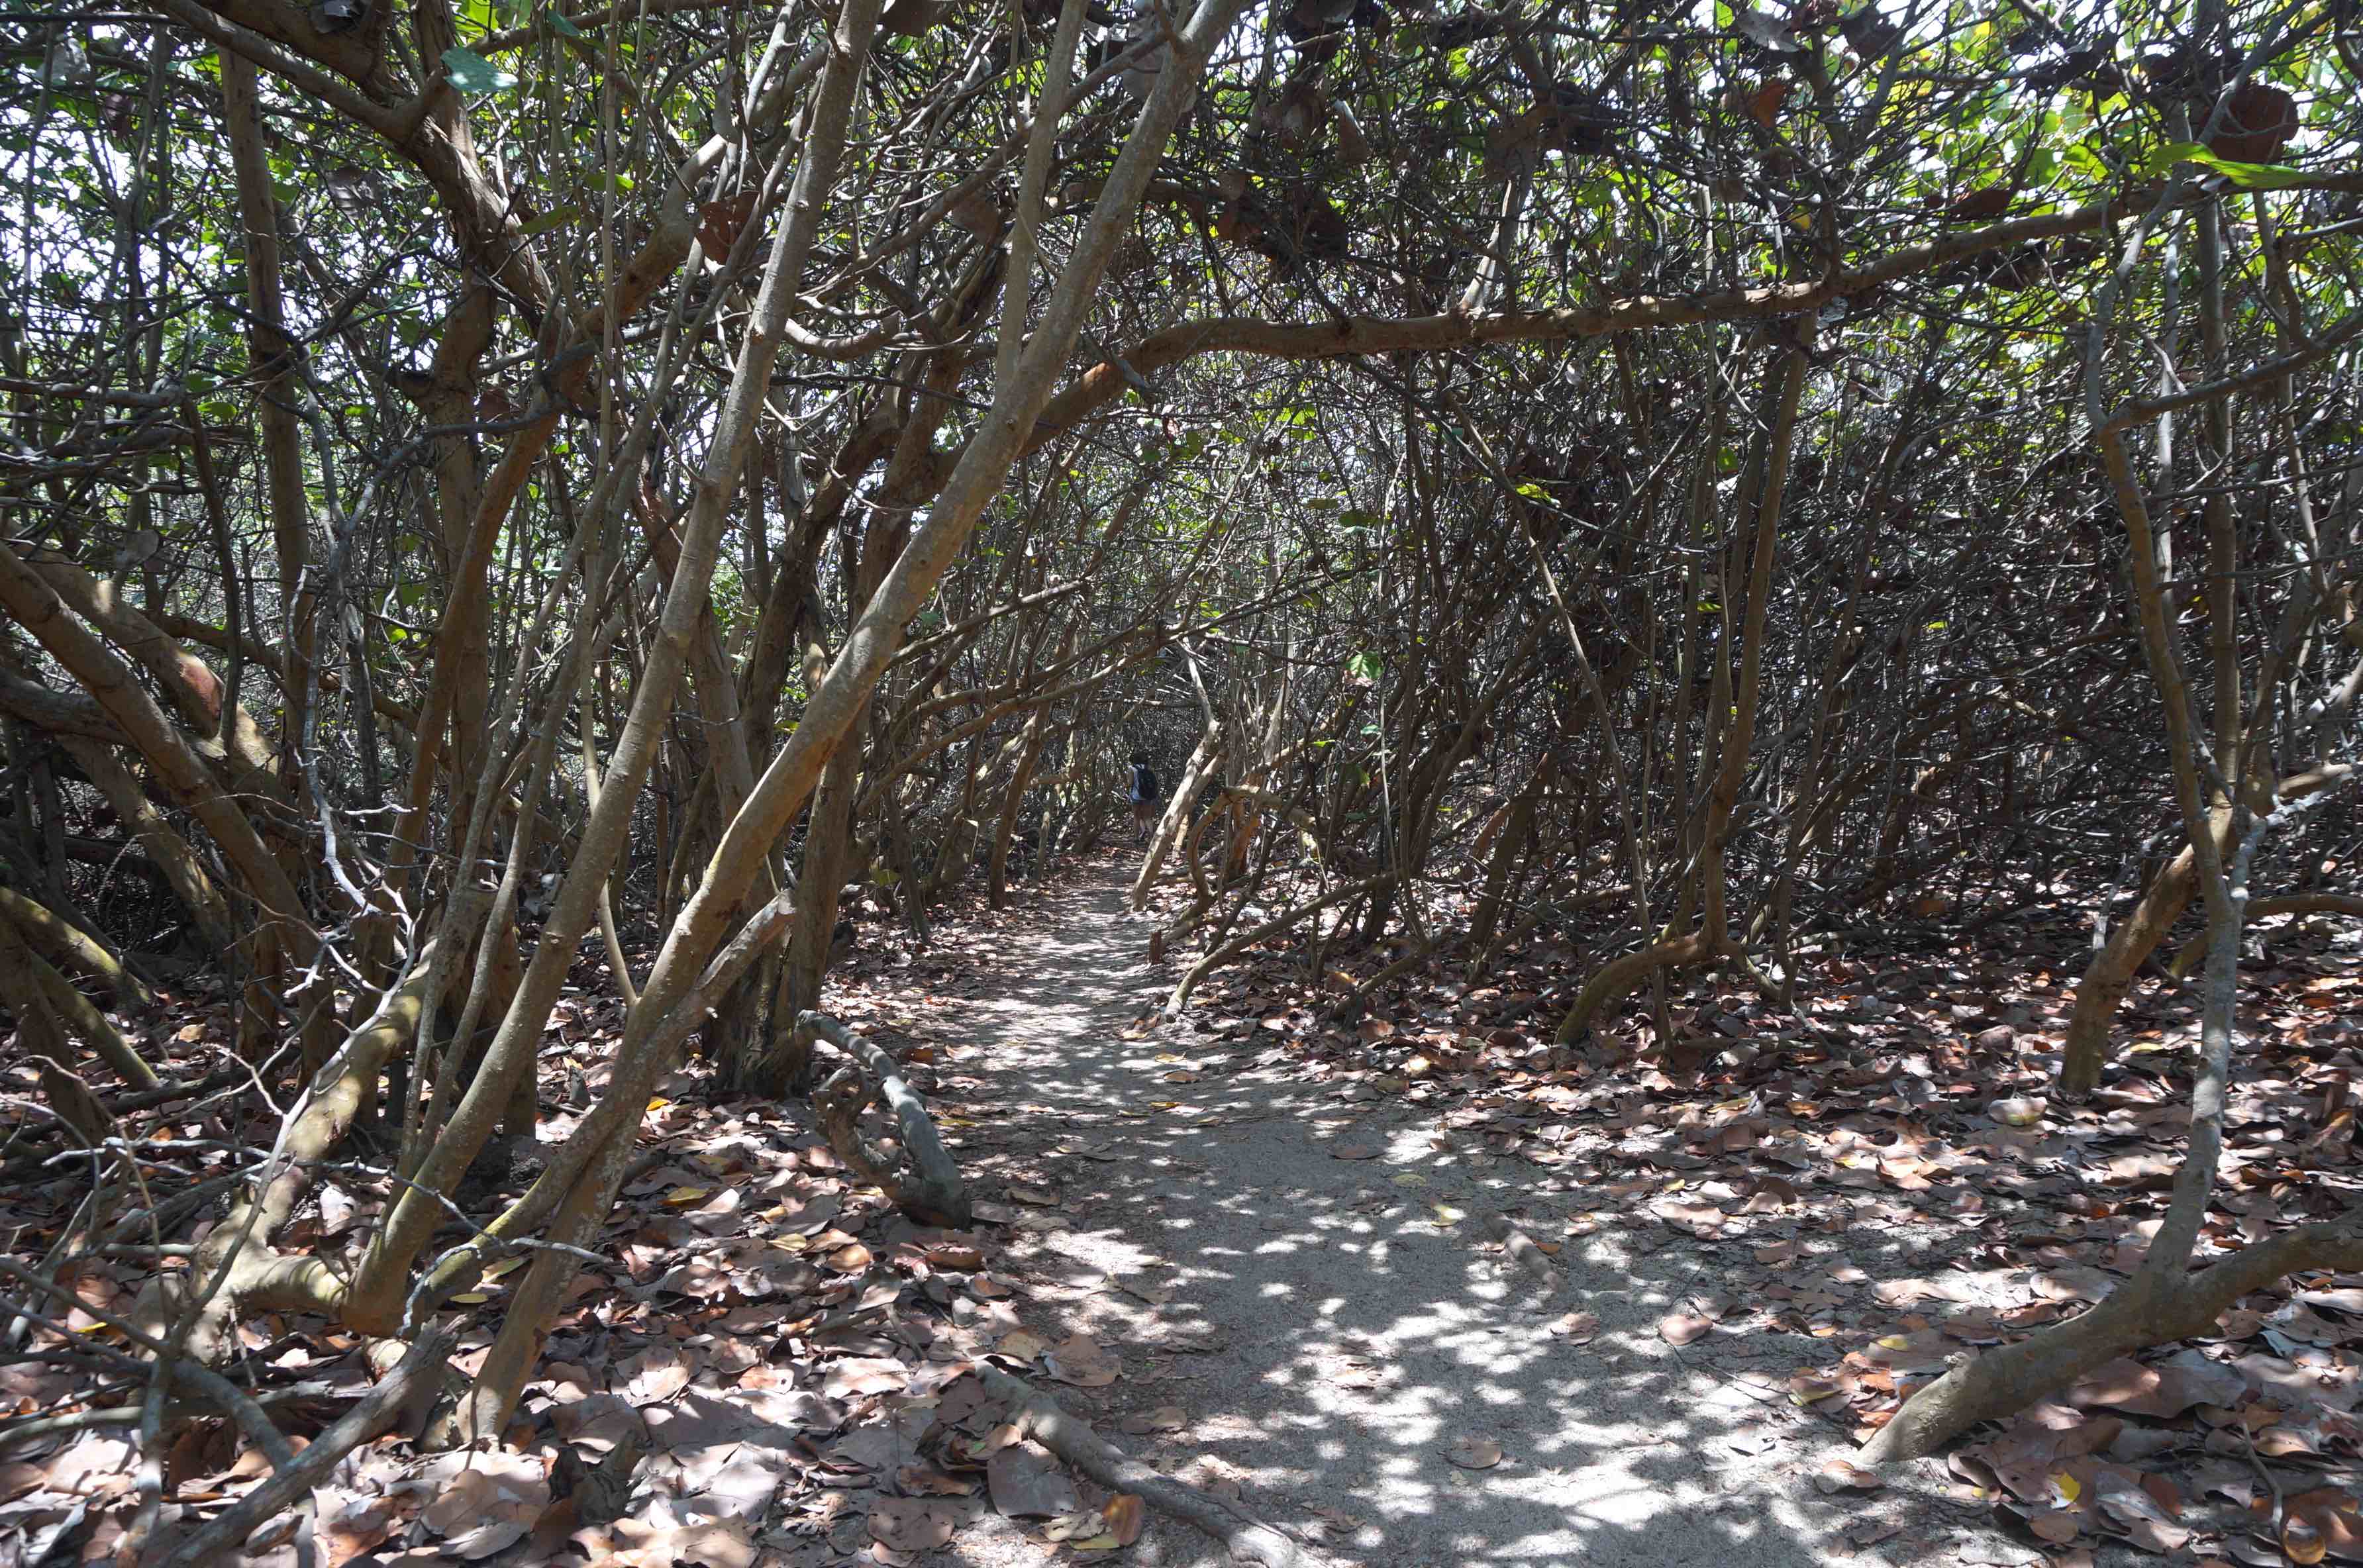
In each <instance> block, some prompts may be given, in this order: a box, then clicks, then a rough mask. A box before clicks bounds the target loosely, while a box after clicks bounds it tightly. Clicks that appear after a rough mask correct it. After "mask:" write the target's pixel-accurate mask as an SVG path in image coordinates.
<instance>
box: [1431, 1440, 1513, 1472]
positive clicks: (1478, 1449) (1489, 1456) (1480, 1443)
mask: <svg viewBox="0 0 2363 1568" xmlns="http://www.w3.org/2000/svg"><path fill="white" fill-rule="evenodd" d="M1444 1457H1445V1458H1446V1459H1448V1460H1449V1461H1451V1462H1452V1463H1454V1464H1457V1465H1459V1467H1460V1468H1461V1469H1463V1470H1491V1469H1492V1468H1493V1466H1495V1465H1497V1464H1499V1463H1502V1445H1501V1444H1500V1443H1498V1442H1495V1441H1493V1440H1492V1439H1491V1438H1481V1437H1461V1438H1455V1439H1453V1440H1452V1446H1451V1447H1450V1448H1448V1449H1446V1450H1445V1451H1444Z"/></svg>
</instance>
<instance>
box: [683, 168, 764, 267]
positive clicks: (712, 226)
mask: <svg viewBox="0 0 2363 1568" xmlns="http://www.w3.org/2000/svg"><path fill="white" fill-rule="evenodd" d="M760 194H761V192H760V190H758V189H757V188H756V187H755V186H752V185H749V186H748V187H747V188H746V189H745V190H743V191H741V192H739V193H738V194H737V195H735V196H726V197H724V198H723V199H722V200H720V201H718V202H707V203H706V204H704V205H703V206H701V207H699V208H698V209H697V216H698V224H697V237H698V240H699V242H700V243H701V244H703V245H704V247H705V259H707V260H709V261H719V260H721V259H724V258H725V257H727V256H728V255H729V254H730V248H731V247H732V246H733V245H736V244H737V243H738V235H739V231H740V230H742V229H744V228H745V227H746V226H747V220H748V219H749V218H750V217H752V216H754V215H755V200H756V198H757V197H758V196H760Z"/></svg>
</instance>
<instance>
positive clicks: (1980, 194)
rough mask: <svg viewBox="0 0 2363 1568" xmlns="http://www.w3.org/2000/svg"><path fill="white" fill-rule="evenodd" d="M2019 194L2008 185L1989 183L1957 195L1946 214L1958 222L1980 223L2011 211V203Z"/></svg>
mask: <svg viewBox="0 0 2363 1568" xmlns="http://www.w3.org/2000/svg"><path fill="white" fill-rule="evenodd" d="M2017 196H2018V193H2017V191H2015V190H2014V189H2013V188H2012V187H2010V186H2008V185H1988V186H1986V187H1985V188H1984V189H1983V190H1978V191H1971V192H1969V193H1968V194H1967V195H1964V196H1957V197H1955V198H1954V200H1953V204H1952V205H1950V206H1948V207H1947V208H1946V209H1945V215H1946V216H1947V217H1949V218H1951V219H1953V220H1954V221H1956V222H1958V223H1980V222H1982V221H1984V220H1985V219H1988V218H1998V217H2000V216H2002V214H2004V213H2006V212H2008V211H2010V204H2011V203H2012V202H2013V201H2014V200H2016V199H2017Z"/></svg>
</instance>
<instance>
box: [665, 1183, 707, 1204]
mask: <svg viewBox="0 0 2363 1568" xmlns="http://www.w3.org/2000/svg"><path fill="white" fill-rule="evenodd" d="M713 1196H714V1189H713V1188H712V1187H674V1188H673V1189H672V1190H671V1192H668V1193H666V1194H665V1196H664V1200H665V1204H666V1206H667V1207H668V1208H672V1209H679V1208H681V1207H682V1206H683V1205H684V1204H690V1203H695V1202H697V1201H699V1200H700V1199H701V1198H711V1197H713Z"/></svg>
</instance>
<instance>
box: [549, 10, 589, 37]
mask: <svg viewBox="0 0 2363 1568" xmlns="http://www.w3.org/2000/svg"><path fill="white" fill-rule="evenodd" d="M542 17H543V18H544V19H545V20H547V21H548V22H549V25H550V27H551V28H553V29H555V30H556V31H558V32H560V33H562V34H564V35H565V36H566V37H568V38H570V39H579V38H587V37H588V36H589V35H588V34H586V33H585V32H583V30H582V28H578V27H576V26H575V25H574V23H573V21H572V20H571V18H570V17H568V16H567V15H566V13H564V12H563V11H544V12H543V13H542Z"/></svg>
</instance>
